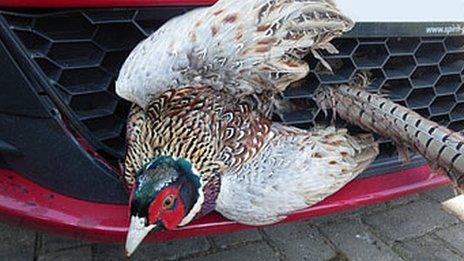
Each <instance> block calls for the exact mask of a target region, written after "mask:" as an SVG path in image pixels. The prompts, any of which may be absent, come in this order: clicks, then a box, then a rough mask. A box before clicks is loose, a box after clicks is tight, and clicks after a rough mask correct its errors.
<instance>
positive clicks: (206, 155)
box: [124, 86, 271, 186]
mask: <svg viewBox="0 0 464 261" xmlns="http://www.w3.org/2000/svg"><path fill="white" fill-rule="evenodd" d="M270 125H271V121H270V120H268V119H267V118H265V117H263V116H262V115H261V114H259V113H257V112H254V111H253V110H252V104H250V103H247V102H244V101H235V99H232V98H231V97H229V96H228V95H224V94H220V93H219V91H216V90H213V89H211V88H209V87H198V86H197V87H187V88H183V89H172V90H169V91H167V92H165V93H163V94H162V95H160V96H159V97H158V98H156V99H154V100H153V102H152V103H150V105H149V106H148V108H147V110H146V111H144V110H143V109H141V108H140V107H138V106H137V105H134V106H133V108H132V110H131V114H130V115H129V120H128V124H127V129H128V137H127V145H128V146H127V147H128V149H127V155H126V161H125V172H124V177H125V179H126V182H127V183H128V184H129V186H131V185H132V184H133V182H134V177H135V175H136V173H137V171H139V170H140V169H141V168H142V166H143V165H144V164H146V163H147V162H146V161H147V160H150V159H152V158H154V157H156V156H161V155H169V156H173V157H183V158H186V159H189V160H190V161H191V163H192V164H193V165H194V166H195V168H196V169H197V170H198V171H199V172H200V173H201V175H202V176H203V177H205V179H208V177H210V176H213V175H216V174H221V173H222V172H223V171H224V170H225V169H227V168H231V167H233V166H237V165H240V164H243V163H244V162H246V161H247V160H249V159H250V158H252V157H253V156H254V155H255V154H256V153H257V152H258V151H259V149H260V148H261V147H262V146H263V143H264V139H265V138H266V136H267V134H268V133H269V131H270Z"/></svg>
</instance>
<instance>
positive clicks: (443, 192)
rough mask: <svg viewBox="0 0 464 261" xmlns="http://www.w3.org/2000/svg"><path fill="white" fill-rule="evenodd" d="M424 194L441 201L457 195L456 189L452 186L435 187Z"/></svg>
mask: <svg viewBox="0 0 464 261" xmlns="http://www.w3.org/2000/svg"><path fill="white" fill-rule="evenodd" d="M423 195H424V196H425V197H428V198H431V199H433V200H435V201H436V202H440V203H441V202H443V201H445V200H448V199H450V198H453V197H454V196H455V195H454V191H453V189H452V188H451V187H450V186H446V187H443V188H439V189H434V190H431V191H428V192H425V193H423Z"/></svg>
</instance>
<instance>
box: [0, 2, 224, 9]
mask: <svg viewBox="0 0 464 261" xmlns="http://www.w3.org/2000/svg"><path fill="white" fill-rule="evenodd" d="M215 2H216V0H0V6H5V7H47V8H49V7H57V8H62V7H66V8H73V7H139V6H174V5H176V6H194V5H212V4H214V3H215Z"/></svg>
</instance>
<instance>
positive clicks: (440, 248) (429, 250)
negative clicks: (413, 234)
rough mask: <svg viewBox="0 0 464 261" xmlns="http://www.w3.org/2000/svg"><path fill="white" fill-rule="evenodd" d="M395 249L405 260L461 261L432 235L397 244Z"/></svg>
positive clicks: (459, 257) (460, 258) (460, 257)
mask: <svg viewBox="0 0 464 261" xmlns="http://www.w3.org/2000/svg"><path fill="white" fill-rule="evenodd" d="M395 248H396V249H397V251H398V252H400V253H401V255H402V256H403V257H405V259H407V260H448V261H451V260H456V261H458V260H463V259H462V256H459V255H458V254H457V253H454V252H453V251H452V250H450V249H448V247H447V246H446V245H445V244H444V243H443V242H442V241H441V240H440V239H439V238H438V237H436V236H433V235H425V236H423V237H420V238H414V239H412V240H408V241H405V242H397V244H396V247H395Z"/></svg>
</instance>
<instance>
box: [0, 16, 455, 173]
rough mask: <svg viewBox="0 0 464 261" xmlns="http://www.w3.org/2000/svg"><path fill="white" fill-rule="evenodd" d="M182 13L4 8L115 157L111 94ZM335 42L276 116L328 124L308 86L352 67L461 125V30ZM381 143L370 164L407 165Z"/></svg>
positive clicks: (116, 102) (119, 120)
mask: <svg viewBox="0 0 464 261" xmlns="http://www.w3.org/2000/svg"><path fill="white" fill-rule="evenodd" d="M188 10H189V8H185V7H163V8H161V7H160V8H143V9H133V8H127V9H105V10H98V9H92V10H35V11H24V12H23V11H21V12H19V11H0V14H1V15H2V16H3V18H4V19H5V21H6V22H7V23H8V25H9V26H10V29H11V30H12V31H13V32H14V35H15V36H16V38H17V39H18V40H19V41H20V42H21V43H22V45H23V46H24V48H25V50H26V51H27V52H28V54H29V56H30V57H31V58H32V59H33V60H34V61H35V63H36V64H37V65H38V66H39V67H40V68H41V69H42V72H43V75H44V77H46V79H48V81H49V83H50V84H51V86H53V88H55V89H56V90H57V91H58V93H59V94H60V96H62V100H63V101H64V102H65V103H66V105H67V106H68V107H69V110H70V111H71V112H72V113H73V114H74V115H75V116H76V117H75V118H76V119H78V121H79V122H78V123H79V124H82V125H83V126H85V128H86V129H87V130H88V131H89V133H90V134H91V135H92V139H93V140H96V142H98V144H94V145H95V147H97V148H98V150H99V151H98V152H100V153H101V154H102V155H104V156H105V157H107V159H108V160H110V161H113V162H114V161H115V160H116V159H118V158H121V157H123V154H124V122H125V119H126V115H127V112H128V110H129V106H130V105H129V104H128V103H127V102H125V101H122V100H121V99H120V98H118V97H117V96H116V95H115V93H114V81H115V79H116V77H117V74H118V71H119V69H120V67H121V65H122V64H123V62H124V60H125V59H126V57H127V56H128V55H129V53H130V51H131V50H132V49H133V48H134V47H135V45H136V44H137V43H138V42H139V41H140V40H142V39H143V38H145V37H147V36H148V35H149V34H150V33H152V32H153V31H154V30H156V29H157V28H158V27H159V26H161V25H162V24H163V23H165V22H166V21H167V20H169V18H171V17H173V16H176V15H179V14H181V13H184V12H186V11H188ZM333 44H334V45H335V46H336V47H337V48H338V49H339V51H340V52H339V53H338V54H328V53H326V52H322V56H323V57H324V58H325V59H326V60H327V62H328V63H329V64H330V65H331V67H332V68H333V71H334V72H335V74H330V73H329V72H328V71H327V70H326V69H325V68H324V67H323V66H322V64H321V63H320V62H319V61H317V60H315V59H314V58H312V57H308V59H307V62H308V64H309V65H310V68H311V73H310V74H309V75H308V77H307V78H306V79H304V80H302V81H301V82H299V83H296V84H294V86H293V87H292V88H290V89H288V90H287V91H285V93H284V94H283V96H284V98H286V99H289V100H291V101H295V102H296V103H298V104H299V105H301V104H305V109H303V110H298V111H290V112H282V113H279V114H278V115H276V117H275V118H276V119H279V120H280V121H282V122H284V123H286V124H293V125H295V126H298V127H302V128H310V127H312V126H314V125H315V122H318V123H327V122H328V121H327V119H326V118H325V117H324V115H323V113H322V112H321V110H319V109H318V108H317V107H316V105H315V103H314V101H313V100H312V93H313V91H314V90H315V89H316V88H317V87H318V86H320V85H321V84H336V83H347V82H348V81H350V79H351V78H352V77H353V75H355V74H356V73H357V72H368V73H369V74H370V77H371V79H372V80H373V82H372V85H371V86H370V89H371V90H372V91H376V92H380V93H385V94H388V95H390V97H391V98H392V99H393V100H395V101H397V102H399V103H400V104H404V105H406V106H408V107H410V108H412V109H414V110H415V111H417V112H418V113H420V114H421V115H423V116H425V117H428V118H430V119H432V120H436V121H438V122H440V123H443V124H444V125H447V126H449V127H450V128H452V129H454V130H462V129H463V128H464V36H447V37H441V36H440V37H380V38H379V37H375V38H374V37H362V38H359V37H355V36H348V37H346V38H340V39H336V40H334V41H333ZM299 107H301V106H299ZM338 124H340V125H342V126H344V123H338ZM350 128H351V129H352V130H356V128H353V127H350ZM380 147H381V155H380V156H379V159H378V160H377V162H376V164H374V165H375V166H385V164H387V163H388V164H391V163H393V164H395V166H397V167H402V166H403V165H401V164H402V163H400V162H399V161H398V160H397V153H396V150H395V147H394V146H393V145H392V144H391V142H389V141H388V140H381V146H380ZM390 169H391V168H390Z"/></svg>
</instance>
